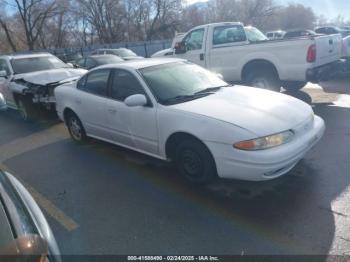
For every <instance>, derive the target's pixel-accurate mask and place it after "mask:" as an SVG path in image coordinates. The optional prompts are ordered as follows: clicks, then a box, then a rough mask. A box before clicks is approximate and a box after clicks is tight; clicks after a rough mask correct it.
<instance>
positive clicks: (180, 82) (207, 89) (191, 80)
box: [140, 62, 228, 105]
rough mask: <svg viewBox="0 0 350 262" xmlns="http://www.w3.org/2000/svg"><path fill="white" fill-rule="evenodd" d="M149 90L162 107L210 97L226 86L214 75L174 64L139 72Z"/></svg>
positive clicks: (188, 66) (188, 65)
mask: <svg viewBox="0 0 350 262" xmlns="http://www.w3.org/2000/svg"><path fill="white" fill-rule="evenodd" d="M140 72H141V74H142V76H143V77H144V79H145V81H146V83H147V84H148V86H149V88H150V89H151V91H152V92H153V94H154V95H155V97H156V98H157V100H158V102H159V103H161V104H164V105H169V104H176V103H182V102H185V101H188V100H193V99H197V98H201V97H203V96H205V95H210V94H212V93H213V92H215V91H216V90H218V89H220V88H221V87H225V86H228V84H227V83H226V82H224V81H223V80H221V79H220V78H219V77H218V76H216V75H215V74H214V73H211V72H209V71H207V70H205V69H203V68H202V67H199V66H197V65H194V64H192V63H189V62H175V63H170V64H166V65H164V64H162V65H159V66H153V67H148V68H144V69H141V70H140Z"/></svg>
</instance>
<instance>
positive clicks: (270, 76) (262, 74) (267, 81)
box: [246, 70, 281, 92]
mask: <svg viewBox="0 0 350 262" xmlns="http://www.w3.org/2000/svg"><path fill="white" fill-rule="evenodd" d="M246 82H247V84H248V85H249V86H253V87H257V88H262V89H268V90H272V91H276V92H280V91H281V82H280V80H279V79H278V77H277V76H276V74H274V73H273V72H271V71H270V70H257V71H254V72H251V73H250V74H249V75H248V77H247V79H246Z"/></svg>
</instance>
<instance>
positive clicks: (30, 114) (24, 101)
mask: <svg viewBox="0 0 350 262" xmlns="http://www.w3.org/2000/svg"><path fill="white" fill-rule="evenodd" d="M17 106H18V111H19V113H20V115H21V118H22V119H23V120H25V121H27V120H30V119H35V117H36V116H37V110H36V108H35V107H34V105H33V102H32V100H31V99H30V97H26V96H23V97H20V98H18V100H17Z"/></svg>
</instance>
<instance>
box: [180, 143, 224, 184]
mask: <svg viewBox="0 0 350 262" xmlns="http://www.w3.org/2000/svg"><path fill="white" fill-rule="evenodd" d="M175 164H176V167H177V169H178V171H179V173H180V174H181V175H183V176H184V177H185V178H186V179H187V180H188V181H190V182H191V183H194V184H207V183H209V182H211V181H212V180H213V179H215V178H216V177H217V171H216V166H215V162H214V159H213V157H212V155H211V153H210V152H209V150H208V148H207V147H206V146H205V145H204V144H202V143H201V142H199V141H196V140H195V139H188V140H184V141H182V142H181V143H180V144H179V145H178V146H177V148H176V153H175Z"/></svg>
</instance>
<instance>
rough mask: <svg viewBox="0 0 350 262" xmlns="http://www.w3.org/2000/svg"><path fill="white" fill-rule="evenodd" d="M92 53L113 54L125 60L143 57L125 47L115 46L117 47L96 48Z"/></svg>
mask: <svg viewBox="0 0 350 262" xmlns="http://www.w3.org/2000/svg"><path fill="white" fill-rule="evenodd" d="M92 55H115V56H118V57H120V58H122V59H124V60H126V61H128V60H137V59H143V58H144V57H142V56H138V55H137V54H135V53H134V52H133V51H131V50H130V49H127V48H117V49H97V50H95V51H94V52H92Z"/></svg>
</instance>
